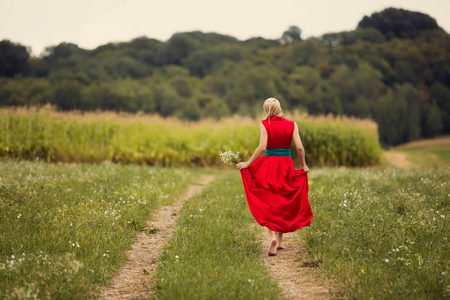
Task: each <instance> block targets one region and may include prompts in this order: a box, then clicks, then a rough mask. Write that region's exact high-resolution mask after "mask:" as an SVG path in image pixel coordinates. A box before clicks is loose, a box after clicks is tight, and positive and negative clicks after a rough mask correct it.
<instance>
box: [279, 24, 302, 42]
mask: <svg viewBox="0 0 450 300" xmlns="http://www.w3.org/2000/svg"><path fill="white" fill-rule="evenodd" d="M301 35H302V30H301V29H300V28H298V27H297V26H290V27H289V28H288V30H286V31H285V32H283V35H282V36H281V38H280V43H281V44H290V43H293V42H298V41H301V40H302V37H301Z"/></svg>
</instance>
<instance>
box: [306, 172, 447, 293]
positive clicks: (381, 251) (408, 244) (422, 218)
mask: <svg viewBox="0 0 450 300" xmlns="http://www.w3.org/2000/svg"><path fill="white" fill-rule="evenodd" d="M310 178H311V180H312V182H313V184H312V185H311V187H310V202H311V205H312V207H313V212H314V213H315V219H314V220H313V224H312V225H311V227H310V228H307V229H305V230H304V231H302V232H301V234H302V237H303V238H304V239H305V240H306V242H307V245H308V248H309V250H310V253H311V255H312V257H314V259H315V260H320V261H323V270H324V271H325V272H326V273H327V274H328V275H329V276H330V277H333V278H336V280H338V281H339V282H341V284H342V286H343V289H342V291H343V294H344V295H345V296H346V297H348V298H352V299H444V298H447V297H450V270H449V267H450V256H449V255H448V253H450V243H449V238H450V236H449V232H450V221H449V219H450V184H449V182H448V180H449V178H450V171H449V170H448V168H445V167H442V168H424V169H414V170H399V169H393V168H390V169H386V170H382V171H374V170H367V169H319V170H313V171H311V176H310Z"/></svg>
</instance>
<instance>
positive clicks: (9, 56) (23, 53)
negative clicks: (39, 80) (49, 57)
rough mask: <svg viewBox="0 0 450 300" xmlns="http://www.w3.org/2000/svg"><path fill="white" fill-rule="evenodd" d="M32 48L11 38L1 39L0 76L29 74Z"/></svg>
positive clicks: (9, 76)
mask: <svg viewBox="0 0 450 300" xmlns="http://www.w3.org/2000/svg"><path fill="white" fill-rule="evenodd" d="M29 52H30V49H29V48H26V47H25V46H22V45H20V44H15V43H12V42H11V41H9V40H2V41H0V77H8V78H11V77H14V76H15V75H23V76H25V75H28V74H29V72H30V65H29V59H30V53H29Z"/></svg>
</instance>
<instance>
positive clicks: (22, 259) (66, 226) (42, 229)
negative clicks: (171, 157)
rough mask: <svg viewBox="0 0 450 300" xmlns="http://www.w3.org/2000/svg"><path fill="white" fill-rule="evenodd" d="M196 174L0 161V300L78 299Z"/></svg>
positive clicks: (99, 281)
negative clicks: (152, 215)
mask: <svg viewBox="0 0 450 300" xmlns="http://www.w3.org/2000/svg"><path fill="white" fill-rule="evenodd" d="M198 173H199V172H198V170H195V169H162V168H148V167H136V166H120V165H114V164H111V163H108V164H103V165H100V166H97V165H83V164H45V163H39V162H11V161H2V162H0V222H1V226H0V298H1V299H5V298H6V299H28V298H33V299H35V298H36V299H48V298H50V299H74V298H76V299H80V298H87V297H89V295H90V294H91V293H92V290H94V289H95V288H96V287H97V286H98V285H99V284H102V283H105V282H107V281H108V280H109V279H110V278H111V276H112V275H113V274H114V272H116V270H117V267H118V266H119V265H120V264H121V263H123V261H124V259H125V251H124V250H125V249H127V248H128V247H129V246H130V245H131V243H132V241H133V237H134V236H135V234H136V233H137V231H139V230H142V229H143V226H144V224H145V223H144V221H145V219H147V218H148V215H149V212H150V211H151V210H153V209H155V208H157V207H158V206H159V205H161V204H163V203H164V204H165V203H170V202H171V201H172V200H173V198H174V197H176V196H177V195H178V194H179V193H180V192H181V191H182V190H183V189H184V188H185V187H186V186H187V185H188V184H189V182H190V181H191V180H194V179H195V178H196V177H197V175H198Z"/></svg>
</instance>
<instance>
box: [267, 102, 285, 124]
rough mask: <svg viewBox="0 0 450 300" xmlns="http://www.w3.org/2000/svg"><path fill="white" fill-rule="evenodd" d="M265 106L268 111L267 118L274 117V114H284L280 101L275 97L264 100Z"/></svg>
mask: <svg viewBox="0 0 450 300" xmlns="http://www.w3.org/2000/svg"><path fill="white" fill-rule="evenodd" d="M263 108H264V111H265V113H266V120H267V119H270V118H272V117H273V116H279V115H283V111H282V110H281V105H280V101H278V100H277V99H275V98H267V99H266V101H264V105H263Z"/></svg>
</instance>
